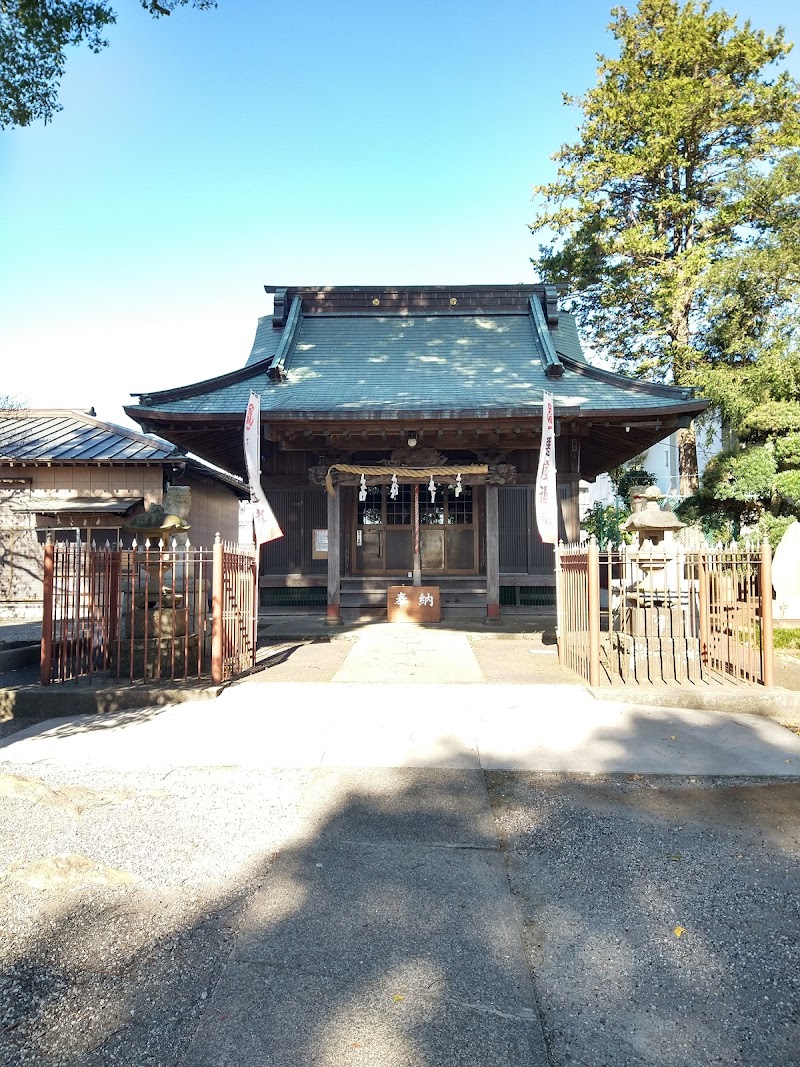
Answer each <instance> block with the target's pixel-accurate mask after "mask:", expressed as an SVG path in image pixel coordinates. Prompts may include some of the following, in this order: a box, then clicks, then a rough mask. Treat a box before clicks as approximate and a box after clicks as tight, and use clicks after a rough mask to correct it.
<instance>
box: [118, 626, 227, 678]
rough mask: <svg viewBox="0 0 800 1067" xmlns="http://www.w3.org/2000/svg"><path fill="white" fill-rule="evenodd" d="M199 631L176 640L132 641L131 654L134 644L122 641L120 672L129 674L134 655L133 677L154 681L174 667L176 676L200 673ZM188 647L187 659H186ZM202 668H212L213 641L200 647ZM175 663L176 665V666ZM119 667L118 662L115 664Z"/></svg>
mask: <svg viewBox="0 0 800 1067" xmlns="http://www.w3.org/2000/svg"><path fill="white" fill-rule="evenodd" d="M198 640H199V638H198V635H197V634H189V636H188V637H177V638H175V639H174V640H170V639H169V638H161V639H160V640H158V639H156V638H153V639H148V641H147V642H146V643H145V642H144V641H134V642H133V656H132V657H131V644H130V641H128V642H125V641H123V642H121V645H120V664H119V673H120V676H121V677H123V678H125V677H130V675H131V658H132V659H133V672H132V673H133V677H134V679H135V680H137V681H142V680H144V681H148V682H151V681H154V680H155V679H156V677H160V678H162V679H168V678H171V677H172V675H173V670H174V674H175V677H176V678H177V677H178V676H181V677H183V675H184V674H187V675H188V676H189V677H190V678H192V677H197V673H198V671H197V650H198ZM187 650H188V662H187ZM200 654H201V659H200V668H201V671H202V670H208V671H210V670H211V645H210V642H209V644H208V647H207V648H203V649H201V653H200ZM173 664H174V667H173ZM114 669H116V664H114Z"/></svg>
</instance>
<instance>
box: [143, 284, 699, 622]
mask: <svg viewBox="0 0 800 1067" xmlns="http://www.w3.org/2000/svg"><path fill="white" fill-rule="evenodd" d="M265 289H266V291H267V292H268V293H271V294H274V310H273V313H272V314H271V315H267V316H265V317H263V318H261V319H259V322H258V327H257V330H256V335H255V340H254V342H253V347H252V351H251V353H250V357H249V358H248V360H247V363H246V364H245V366H244V367H242V368H240V369H238V370H233V371H230V372H227V373H225V374H222V375H220V376H219V377H216V378H211V379H209V380H207V381H202V382H196V383H194V384H192V385H185V386H181V387H180V388H175V389H166V390H160V391H153V392H148V393H141V394H134V395H137V396H138V398H139V403H138V404H136V405H132V406H130V407H127V408H126V409H125V410H126V412H127V414H128V415H130V416H131V417H132V418H133V419H135V420H136V421H137V422H138V423H139V424H140V425H141V426H142V428H143V429H144V430H146V431H150V432H153V433H157V434H159V435H160V436H161V437H164V438H166V439H168V440H170V441H173V442H175V443H176V444H178V445H180V446H181V448H183V449H185V450H186V451H188V452H192V453H195V454H196V455H198V456H200V457H202V458H203V459H206V460H209V461H210V462H211V463H214V464H217V465H218V466H220V467H223V468H225V469H227V470H230V471H233V472H235V473H237V474H242V475H244V456H243V447H242V429H243V422H244V415H245V411H246V408H247V404H248V398H249V395H250V391H251V390H252V391H254V392H255V393H257V394H258V395H259V396H260V398H261V420H262V421H261V433H262V452H261V475H262V484H263V487H264V490H265V492H266V495H267V498H268V499H269V501H270V503H271V505H272V507H273V509H274V511H275V514H276V516H277V518H278V521H279V523H280V525H281V527H282V529H283V531H284V537H282V538H280V539H278V540H276V541H272V542H269V543H268V544H266V545H264V546H263V547H262V554H261V561H260V563H261V565H260V572H259V573H260V579H259V581H260V586H261V589H260V604H261V610H262V611H263V612H275V611H281V612H286V611H287V609H291V608H293V607H297V608H308V607H319V609H321V610H322V609H326V610H327V614H328V618H329V620H331V621H336V620H337V619H338V618H339V617H340V616H341V617H343V618H345V619H347V618H353V617H354V616H355V617H358V616H359V615H362V614H365V613H369V612H370V611H379V610H380V609H381V608H385V606H386V590H387V587H388V586H389V585H397V584H403V583H404V582H408V581H410V580H411V576H412V569H413V557H414V542H415V534H416V535H418V548H419V560H420V566H421V572H422V581H423V584H429V583H430V584H436V585H437V586H438V587H439V588H440V590H441V603H442V612H443V615H444V616H445V617H447V615H448V613H449V614H451V615H470V614H472V615H475V616H483V617H486V616H489V617H493V616H496V615H498V614H500V613H501V612H503V613H505V612H507V611H508V612H514V611H517V612H519V611H523V610H535V609H536V608H537V607H547V606H548V605H551V604H553V602H554V588H553V586H554V573H553V568H554V562H553V557H554V553H553V546H552V545H545V544H543V543H542V542H541V540H540V538H539V536H538V533H537V529H536V519H535V509H534V486H535V481H536V470H537V464H538V458H539V445H540V440H541V431H542V394H543V392H544V391H547V392H550V393H552V394H553V397H554V402H555V417H556V435H557V439H556V467H557V494H558V503H559V522H560V536H561V537H562V538H563V539H564V540H567V541H576V540H578V537H579V518H578V497H579V481H580V480H581V479H588V480H592V479H594V478H595V477H596V476H597V475H598V474H600V473H602V472H603V471H607V470H609V469H610V468H612V467H615V466H617V465H619V464H620V463H622V462H624V461H625V460H628V459H631V458H633V457H634V456H637V455H639V454H640V453H641V452H643V451H645V450H646V449H647V448H649V447H650V446H651V445H653V444H655V443H656V442H658V441H660V440H662V439H663V438H665V437H667V436H668V435H669V434H670V433H672V432H673V431H674V430H676V429H678V428H680V427H685V426H688V425H689V423H690V422H691V420H692V419H693V418H694V417H695V416H696V415H698V414H699V413H700V412H701V411H703V410H704V408H705V407H706V402H705V401H703V400H699V399H697V398H696V397H695V396H694V395H693V393H692V391H691V390H688V389H683V388H678V387H675V386H667V385H656V384H653V383H651V382H646V381H641V380H638V379H632V378H628V377H625V376H622V375H619V374H614V373H611V372H609V371H606V370H601V369H599V368H597V367H595V366H592V365H590V364H589V363H588V362H587V360H586V358H585V356H584V354H583V351H582V349H581V343H580V340H579V337H578V332H577V328H576V324H575V320H574V318H573V316H572V315H570V314H567V313H565V312H563V311H561V310H560V309H559V307H558V294H557V291H556V289H555V287H552V286H545V285H535V284H528V285H475V286H453V287H450V286H399V287H392V286H341V287H338V286H337V287H326V286H291V287H286V288H276V287H272V286H265ZM393 483H394V484H393ZM415 500H416V505H417V508H418V516H419V518H418V524H416V525H415Z"/></svg>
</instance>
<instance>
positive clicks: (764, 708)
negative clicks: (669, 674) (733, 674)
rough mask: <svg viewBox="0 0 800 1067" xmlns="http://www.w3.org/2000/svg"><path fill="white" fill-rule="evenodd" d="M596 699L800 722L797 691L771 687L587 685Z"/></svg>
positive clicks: (798, 723)
mask: <svg viewBox="0 0 800 1067" xmlns="http://www.w3.org/2000/svg"><path fill="white" fill-rule="evenodd" d="M586 691H587V692H588V693H591V695H592V696H593V697H594V698H595V700H608V701H613V702H615V703H622V704H647V705H649V706H651V707H656V708H686V709H687V710H691V711H723V712H730V713H731V714H734V715H759V716H761V718H764V719H772V720H773V722H777V723H780V725H781V726H798V725H800V693H796V692H793V691H792V690H790V689H781V688H779V687H778V686H774V687H773V688H771V689H764V688H763V687H761V686H759V687H756V686H747V687H746V686H741V687H739V686H726V687H725V688H722V687H720V688H719V689H716V690H713V691H710V690H702V689H694V688H692V687H691V686H685V687H680V688H679V687H677V686H670V687H665V688H664V689H658V690H648V689H642V688H639V687H636V686H632V687H630V688H628V687H626V688H625V689H620V688H614V689H597V688H592V687H591V686H586Z"/></svg>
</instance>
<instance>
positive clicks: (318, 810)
mask: <svg viewBox="0 0 800 1067" xmlns="http://www.w3.org/2000/svg"><path fill="white" fill-rule="evenodd" d="M451 755H452V756H453V757H454V758H456V757H458V756H459V753H458V752H457V751H454V752H453V753H451ZM265 773H268V772H265ZM486 780H487V781H488V786H489V794H490V797H491V802H492V809H493V814H494V819H495V820H496V822H495V821H493V819H492V817H491V812H490V808H489V805H488V803H487V796H486V791H485V788H484V775H483V773H482V772H480V771H474V770H473V771H470V770H449V771H448V770H438V769H437V770H431V769H413V768H400V769H391V768H389V769H382V770H376V769H371V770H369V769H359V770H354V771H347V770H321V771H319V772H318V773H317V774H316V776H315V778H314V779H313V781H312V784H311V785H310V787H309V788H308V790H307V793H306V795H305V797H304V799H303V802H302V804H301V810H300V814H299V820H298V824H297V827H296V831H295V833H294V835H293V838H292V840H290V841H289V842H287V844H286V845H285V846H284V847H283V848H282V849H281V851H280V852H279V853H278V854H276V855H268V854H265V855H263V857H262V858H261V860H260V861H259V862H258V863H257V864H256V865H255V866H254V867H253V868H252V870H251V871H250V872H249V874H248V878H247V884H246V885H244V887H243V888H242V889H241V890H239V891H237V892H232V893H228V894H224V895H219V896H218V897H217V898H216V899H215V900H213V901H206V902H205V903H203V904H202V906H201V905H200V904H198V908H197V914H196V916H195V917H194V919H193V921H192V922H191V923H188V924H183V925H180V926H176V927H175V928H173V929H170V930H168V931H166V932H162V933H160V934H159V936H157V937H152V938H148V937H147V936H146V935H143V936H142V937H141V938H140V939H139V941H138V942H137V941H136V939H135V937H134V938H133V941H131V937H132V935H131V933H130V931H131V930H134V931H135V930H136V929H138V928H140V927H141V925H142V922H143V921H144V920H142V918H141V917H142V916H144V919H145V920H146V915H147V909H148V908H150V909H156V908H157V907H158V898H159V888H158V887H157V886H153V887H150V888H147V887H142V888H141V889H138V890H134V889H130V888H119V889H117V890H114V891H111V890H107V891H104V892H103V893H101V894H99V895H98V896H97V899H93V898H92V896H91V894H89V893H88V891H81V892H75V893H72V894H65V895H64V897H63V899H62V900H61V901H60V905H59V908H58V910H57V912H55V913H54V914H52V915H51V916H50V917H49V918H48V921H47V922H46V923H44V924H42V925H41V927H40V928H38V929H35V930H32V931H31V933H30V936H29V937H28V938H27V939H25V940H24V941H21V942H20V943H19V944H17V945H16V946H14V948H13V949H9V948H8V947H7V950H6V951H7V953H8V955H7V960H6V965H5V968H4V970H3V973H2V975H1V976H0V992H2V1003H3V1005H4V1007H3V1013H4V1014H3V1018H2V1022H1V1023H0V1059H2V1062H3V1063H4V1064H8V1065H9V1067H12V1065H14V1067H16V1065H17V1064H22V1063H26V1064H27V1063H45V1062H47V1063H48V1064H53V1065H56V1064H58V1065H61V1064H63V1065H65V1067H66V1065H67V1064H68V1065H69V1067H105V1065H110V1064H112V1063H126V1064H132V1063H136V1064H148V1063H161V1064H164V1065H165V1067H166V1065H170V1067H172V1065H175V1067H177V1065H185V1067H211V1065H212V1064H213V1065H215V1067H219V1065H222V1064H236V1065H238V1067H250V1065H254V1067H255V1065H259V1067H261V1065H265V1064H270V1067H284V1065H286V1067H289V1065H291V1067H297V1065H301V1064H302V1065H304V1064H312V1063H314V1064H320V1065H330V1067H333V1065H334V1064H335V1065H337V1067H338V1065H340V1064H354V1065H358V1067H373V1065H375V1064H378V1063H380V1064H385V1065H387V1067H395V1065H396V1067H400V1065H402V1067H409V1065H412V1064H413V1065H414V1067H451V1065H452V1067H456V1065H458V1067H500V1065H502V1067H511V1065H513V1067H531V1065H538V1064H544V1063H547V1062H549V1063H551V1064H567V1063H572V1064H577V1063H580V1064H584V1065H595V1064H596V1065H598V1067H599V1065H601V1064H603V1065H612V1067H631V1065H641V1067H644V1065H648V1067H652V1065H663V1067H676V1065H679V1064H680V1065H689V1064H705V1063H708V1064H710V1063H726V1064H732V1065H753V1064H765V1065H766V1064H770V1065H771V1067H777V1065H786V1067H789V1065H793V1064H796V1062H797V1058H796V1052H797V1047H798V1043H797V1042H798V1019H799V1018H800V1015H799V1012H800V984H799V983H800V979H799V978H798V976H799V975H800V956H799V954H798V953H799V948H800V946H799V943H798V919H800V914H799V913H798V896H797V887H798V884H799V882H800V880H799V879H798V873H800V872H798V862H797V857H798V838H799V836H800V818H799V817H798V805H797V800H798V799H800V784H798V783H784V782H774V781H772V782H767V783H765V782H759V783H746V782H742V781H737V780H730V781H724V780H715V781H711V780H708V779H706V780H698V781H695V782H688V783H687V782H685V781H681V780H674V779H661V780H659V779H651V778H648V777H645V776H641V775H636V774H633V775H629V776H624V775H622V776H616V777H614V776H612V777H609V778H606V779H600V778H597V777H591V776H590V777H586V778H577V777H574V776H567V775H563V774H562V775H541V774H531V773H507V772H498V773H493V774H490V775H488V776H486ZM497 830H499V834H500V836H499V839H498V836H497ZM140 832H141V833H142V835H143V836H144V837H145V838H146V835H147V832H148V828H147V826H146V825H143V826H142V827H141V828H140ZM243 832H251V833H253V834H254V835H258V833H259V827H258V826H253V827H250V828H249V829H248V828H243ZM509 880H510V886H511V890H512V894H513V898H514V899H515V900H516V902H517V907H518V909H519V911H518V913H515V912H514V910H513V909H512V907H511V904H510V901H511V899H512V895H510V894H509V891H508V890H509ZM9 891H10V890H9V889H8V887H7V886H5V887H4V892H9ZM137 908H139V909H140V915H139V919H138V920H137V919H136V918H135V916H136V913H137ZM520 920H521V923H522V929H523V932H524V943H525V951H526V953H527V959H528V962H529V964H530V966H531V971H532V975H533V980H534V986H535V995H534V992H533V990H532V989H531V987H530V985H529V974H528V972H527V971H526V969H525V967H524V966H523V956H522V952H521V949H520V941H519V930H520V926H519V921H520ZM137 923H138V924H139V925H138V926H137ZM155 925H156V927H157V924H155ZM679 928H680V930H681V935H680V936H677V934H676V931H677V930H678V929H679ZM98 945H99V946H100V948H99V949H98V947H97V946H98ZM537 1002H538V1005H540V1006H541V1011H542V1016H543V1020H544V1026H545V1033H546V1036H547V1042H548V1055H549V1061H548V1059H547V1058H546V1056H545V1053H544V1050H543V1048H542V1046H541V1044H540V1030H539V1022H538V1011H537Z"/></svg>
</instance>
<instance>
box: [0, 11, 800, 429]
mask: <svg viewBox="0 0 800 1067" xmlns="http://www.w3.org/2000/svg"><path fill="white" fill-rule="evenodd" d="M114 6H115V8H116V9H117V13H118V22H117V25H116V26H113V27H111V29H110V31H109V37H110V40H111V43H110V46H109V48H108V49H106V50H105V52H103V53H101V54H100V55H92V54H91V53H89V52H87V51H84V50H80V51H76V52H74V53H73V55H71V57H70V60H69V67H68V71H67V74H66V76H65V78H64V81H63V83H62V92H61V101H62V103H63V105H64V110H63V111H62V112H60V113H59V114H58V115H57V116H56V118H55V120H54V122H53V123H52V124H51V125H49V126H46V127H45V126H42V125H41V124H39V125H36V126H33V127H30V128H28V129H25V130H15V131H5V132H0V367H2V371H0V394H17V395H19V396H20V398H21V399H23V400H24V401H26V402H28V403H30V404H34V405H39V406H90V405H92V404H93V405H94V406H95V407H96V408H97V411H98V414H100V415H101V416H103V417H106V418H111V419H115V420H117V421H121V420H122V419H123V415H122V411H121V408H122V405H123V404H124V403H128V402H129V397H128V394H129V393H130V392H131V391H136V390H148V389H157V388H165V387H167V386H169V385H176V384H184V383H187V382H191V381H196V380H198V379H200V378H205V377H210V376H212V375H214V374H219V373H223V372H224V371H227V370H232V369H234V368H236V367H239V366H241V365H242V364H243V363H244V362H245V359H246V358H247V355H248V352H249V348H250V343H251V340H252V336H253V333H254V330H255V325H256V319H257V317H258V316H259V315H261V314H265V313H266V312H267V311H268V309H269V306H270V305H269V302H268V299H267V297H266V296H265V294H264V292H263V289H262V285H263V284H264V283H270V284H278V285H280V284H293V283H307V284H348V283H349V284H359V283H360V284H373V283H374V284H383V283H402V282H411V283H426V282H427V283H447V282H465V283H468V282H473V283H475V282H520V281H526V280H529V279H530V278H531V277H532V272H531V267H530V264H529V257H530V256H531V255H532V254H533V253H534V252H535V240H534V238H533V237H532V236H531V235H530V233H529V231H528V229H527V225H526V224H527V223H528V222H529V221H530V219H531V218H532V216H533V211H534V208H533V204H532V201H531V186H532V185H533V184H534V183H537V182H542V181H546V180H547V179H548V178H549V177H550V176H551V175H552V173H553V165H552V163H551V161H550V156H551V154H552V153H553V152H554V151H556V149H557V148H558V147H559V145H560V144H562V143H563V142H564V141H568V140H571V139H572V138H573V137H574V133H575V128H576V124H577V122H578V116H577V115H576V114H575V113H573V112H571V111H570V110H569V109H567V108H565V107H564V106H562V103H561V94H562V92H565V91H566V92H572V93H580V92H582V91H584V90H585V89H587V88H588V87H590V86H591V85H592V84H593V83H594V80H595V56H596V53H597V52H602V51H608V50H609V49H610V48H611V47H612V44H613V42H612V41H611V40H610V38H609V36H608V34H607V32H606V27H607V24H608V22H609V8H610V6H611V5H610V4H608V6H607V5H606V3H604V2H600V0H562V3H561V4H558V5H557V4H552V3H544V2H542V0H529V2H518V0H507V2H502V0H499V2H498V3H496V4H495V5H494V6H493V7H492V6H490V5H488V4H486V3H477V2H476V0H464V2H462V3H460V4H446V3H437V2H436V0H434V2H433V3H431V2H430V0H428V2H421V0H407V2H405V3H403V4H395V5H388V4H379V5H375V4H373V3H366V2H363V0H341V2H339V3H336V4H329V3H321V2H319V0H308V2H307V3H305V4H303V5H302V6H301V7H299V8H294V9H293V7H292V5H287V4H278V3H271V2H269V0H220V3H219V7H218V8H217V10H216V11H211V12H198V11H194V10H191V9H184V10H179V11H177V12H176V13H175V14H173V15H172V16H171V17H170V18H168V19H162V20H160V21H158V22H155V21H154V20H152V19H151V18H149V17H148V16H147V15H146V14H145V12H144V11H143V10H142V9H141V8H140V7H139V6H138V3H137V0H116V2H115V3H114ZM726 6H727V8H728V10H733V11H738V12H739V13H740V15H741V16H742V18H743V19H744V18H748V17H749V18H750V19H751V20H752V21H753V23H754V25H756V26H759V27H761V28H764V29H766V30H769V31H772V30H774V29H775V28H776V27H777V26H778V25H779V24H782V25H784V26H785V27H786V29H787V32H788V35H789V38H790V39H791V40H798V41H800V7H799V6H798V5H797V3H796V2H795V0H761V2H759V3H756V0H742V2H741V3H738V4H735V3H731V4H728V5H726ZM790 69H791V70H792V71H793V73H794V74H795V76H799V77H800V45H799V46H798V50H797V52H796V53H793V54H792V56H791V63H790Z"/></svg>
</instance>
